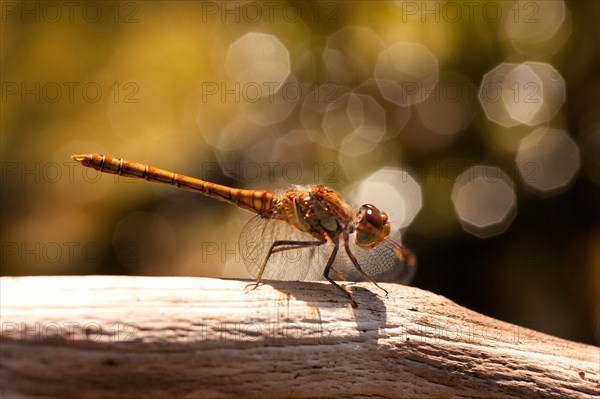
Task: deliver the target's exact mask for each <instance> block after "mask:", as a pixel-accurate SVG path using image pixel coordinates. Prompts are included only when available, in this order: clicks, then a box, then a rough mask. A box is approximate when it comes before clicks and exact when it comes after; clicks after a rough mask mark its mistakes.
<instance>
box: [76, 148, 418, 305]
mask: <svg viewBox="0 0 600 399" xmlns="http://www.w3.org/2000/svg"><path fill="white" fill-rule="evenodd" d="M71 158H72V159H73V160H75V161H77V162H79V163H80V164H81V165H83V166H85V167H89V168H93V169H95V170H98V171H100V172H104V173H110V174H115V175H119V176H124V177H133V178H139V179H145V180H148V181H152V182H158V183H164V184H169V185H173V186H175V187H178V188H181V189H186V190H191V191H195V192H199V193H201V194H204V195H205V196H208V197H211V198H215V199H217V200H221V201H225V202H228V203H230V204H233V205H236V206H238V207H240V208H242V209H245V210H248V211H250V212H253V213H255V214H256V215H255V216H254V217H253V218H252V219H250V221H249V222H248V223H246V225H245V226H244V227H243V229H242V231H241V233H240V237H239V243H240V250H241V257H242V259H243V260H244V263H245V265H246V268H247V269H248V272H249V273H250V275H251V276H253V277H254V279H255V282H254V283H253V284H250V285H249V286H251V287H252V289H254V288H256V287H258V286H259V284H260V282H261V280H263V279H266V280H321V279H323V278H324V279H325V280H327V281H328V282H329V283H331V284H332V285H333V286H334V287H335V288H336V289H337V290H339V291H340V292H341V293H343V294H344V295H345V296H346V297H347V298H348V299H349V300H350V302H351V305H352V306H353V307H357V303H356V301H355V300H354V298H353V297H352V295H351V294H350V293H349V292H348V291H347V290H346V289H345V288H344V287H342V286H341V285H339V284H338V283H336V282H335V281H334V278H335V277H336V276H337V277H338V278H339V280H343V281H368V282H371V283H373V284H374V285H375V286H376V287H378V288H379V289H381V290H382V291H383V292H385V295H386V296H387V295H388V292H387V290H385V289H384V288H382V287H381V286H380V285H379V284H377V281H379V282H395V283H399V284H409V283H410V281H411V280H412V278H413V276H414V274H415V270H416V257H415V255H414V254H413V253H412V252H411V251H410V250H409V249H407V248H406V247H404V246H402V245H400V244H399V243H398V242H397V241H396V240H394V239H393V238H392V237H391V236H390V231H391V225H390V221H389V219H388V216H387V215H386V213H385V212H381V211H380V210H379V209H377V208H376V207H375V206H374V205H370V204H365V205H362V206H361V207H360V208H358V209H357V208H355V207H354V206H351V205H350V204H349V203H348V202H346V201H345V200H344V199H343V198H342V196H341V195H340V194H338V193H337V192H336V191H334V190H333V189H331V188H328V187H326V186H323V185H310V186H294V187H292V188H290V189H288V190H287V191H285V192H283V193H282V194H280V195H276V194H274V193H272V192H270V191H267V190H248V189H240V188H232V187H227V186H223V185H220V184H216V183H211V182H208V181H204V180H201V179H197V178H193V177H188V176H185V175H181V174H178V173H173V172H169V171H166V170H163V169H159V168H155V167H152V166H149V165H147V164H142V163H138V162H133V161H128V160H125V159H122V158H116V157H112V156H110V155H101V154H83V155H73V156H72V157H71ZM340 247H341V248H342V249H343V250H340ZM323 265H324V266H323ZM332 273H333V274H332ZM332 276H333V278H332ZM339 280H338V281H339ZM376 280H377V281H376Z"/></svg>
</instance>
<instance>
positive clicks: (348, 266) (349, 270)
mask: <svg viewBox="0 0 600 399" xmlns="http://www.w3.org/2000/svg"><path fill="white" fill-rule="evenodd" d="M282 240H285V241H296V242H297V241H302V242H308V241H310V242H317V241H318V239H317V238H315V237H313V236H311V235H310V234H308V233H304V232H302V231H300V230H298V229H296V228H295V227H293V226H291V225H290V224H288V223H287V222H284V221H281V220H277V219H268V218H262V217H260V216H255V217H253V218H252V219H250V221H249V222H248V223H247V224H246V225H245V226H244V228H243V229H242V232H241V233H240V239H239V244H240V251H241V256H242V259H243V260H244V263H245V264H246V268H247V269H248V272H249V273H250V275H252V276H253V277H256V276H257V274H258V272H259V269H260V267H261V266H262V264H263V262H264V260H265V259H266V257H267V253H268V251H269V248H270V247H271V246H272V245H273V243H274V242H275V241H282ZM349 245H350V251H351V252H352V254H353V255H354V256H355V257H356V259H357V261H358V263H359V264H360V265H361V267H362V268H363V270H364V271H365V272H366V273H367V274H368V275H369V276H370V277H371V278H373V280H375V281H380V282H393V283H398V284H410V282H411V280H412V278H413V276H414V274H415V271H416V265H415V263H414V257H413V256H412V254H411V253H410V252H409V251H407V250H406V249H405V248H403V247H402V246H400V245H399V244H398V243H397V242H396V241H394V240H393V239H392V238H389V237H388V238H386V239H385V240H383V241H382V242H381V243H380V244H379V245H377V247H375V248H372V249H368V250H367V249H363V248H361V247H359V246H357V245H356V244H355V243H354V236H353V235H351V236H350V239H349ZM332 251H333V244H332V243H329V242H328V243H325V244H322V245H320V246H311V247H305V248H294V249H290V250H286V251H280V252H276V253H273V254H272V255H271V257H270V258H269V261H268V262H267V263H266V266H265V270H264V272H263V275H262V279H265V280H300V281H302V280H304V281H315V280H323V271H324V270H325V266H326V265H327V261H328V260H329V257H330V255H331V253H332ZM333 267H334V268H335V269H336V270H337V271H338V272H340V273H341V274H342V275H343V276H344V278H345V279H346V280H348V281H364V280H365V279H364V278H363V276H362V275H361V274H360V272H359V271H358V270H357V269H356V268H355V267H354V265H353V264H352V261H351V260H350V258H349V257H348V255H347V254H346V250H345V249H344V243H343V241H342V242H340V248H339V251H338V253H337V256H336V259H335V261H334V263H333ZM330 277H332V278H333V279H337V276H336V274H335V273H333V272H332V273H330Z"/></svg>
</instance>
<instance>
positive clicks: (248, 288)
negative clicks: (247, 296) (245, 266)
mask: <svg viewBox="0 0 600 399" xmlns="http://www.w3.org/2000/svg"><path fill="white" fill-rule="evenodd" d="M259 285H260V283H259V282H256V283H250V284H246V287H245V288H244V291H245V292H250V291H254V290H255V289H257V288H258V286H259Z"/></svg>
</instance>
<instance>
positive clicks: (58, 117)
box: [0, 1, 600, 344]
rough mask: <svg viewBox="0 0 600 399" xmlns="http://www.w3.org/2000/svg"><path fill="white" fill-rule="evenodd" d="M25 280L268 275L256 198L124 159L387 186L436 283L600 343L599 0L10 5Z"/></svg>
mask: <svg viewBox="0 0 600 399" xmlns="http://www.w3.org/2000/svg"><path fill="white" fill-rule="evenodd" d="M1 11H2V32H1V33H2V35H1V48H0V51H1V53H0V56H1V75H2V76H1V80H2V91H1V95H2V102H1V107H2V108H1V154H2V192H1V206H2V226H1V233H2V269H1V272H2V275H38V274H132V275H133V274H140V275H186V276H212V277H236V278H247V277H248V274H247V272H246V269H245V267H244V265H243V262H242V260H241V258H240V256H239V252H238V248H237V240H238V234H239V232H240V231H241V229H242V227H243V225H244V224H245V222H246V221H247V220H248V219H249V218H250V217H251V216H252V215H250V214H249V213H246V212H245V211H242V210H239V209H236V208H235V207H233V206H229V205H227V204H223V203H219V202H218V201H215V200H212V199H210V198H204V197H202V196H200V195H198V194H194V193H189V192H184V191H182V190H176V189H174V188H171V187H166V186H162V185H156V184H150V183H146V182H144V181H135V180H132V179H125V178H119V177H115V176H113V175H99V174H98V173H96V172H95V171H93V170H89V169H84V168H82V167H80V166H78V165H77V164H76V163H75V162H74V161H72V160H71V159H70V155H71V154H76V153H91V152H96V153H108V154H110V155H113V156H118V157H123V158H126V159H130V160H134V161H137V162H142V163H148V164H151V165H153V166H156V167H160V168H164V169H168V170H171V171H174V172H178V173H183V174H187V175H190V176H194V177H199V178H202V179H205V180H209V181H213V182H216V183H221V184H227V185H232V186H239V187H242V188H256V189H269V190H283V189H286V188H288V187H290V186H291V185H294V184H317V183H321V184H325V185H328V186H331V187H332V188H334V189H336V190H338V191H340V192H341V193H343V194H344V195H345V196H346V197H347V199H348V200H349V201H351V202H353V203H354V204H355V205H360V204H362V203H373V204H374V205H376V206H378V207H379V208H381V209H384V210H386V211H387V212H388V214H389V215H390V218H391V221H392V222H393V223H394V227H395V231H394V233H393V234H395V235H396V236H398V235H399V234H400V233H401V234H402V241H403V243H404V244H405V245H407V246H408V247H409V248H411V249H412V250H413V251H414V252H415V253H416V254H417V257H418V261H419V269H418V271H417V275H416V278H415V281H414V283H413V285H415V286H417V287H420V288H424V289H428V290H431V291H433V292H436V293H439V294H442V295H445V296H447V297H449V298H451V299H452V300H454V301H456V302H458V303H460V304H461V305H464V306H467V307H469V308H471V309H474V310H477V311H480V312H482V313H485V314H487V315H490V316H494V317H497V318H499V319H502V320H506V321H510V322H513V323H516V324H520V325H523V326H527V327H531V328H534V329H537V330H540V331H544V332H548V333H551V334H555V335H558V336H561V337H565V338H569V339H573V340H577V341H582V342H588V343H596V344H598V343H600V328H599V323H600V317H599V314H600V308H599V305H598V303H600V225H599V223H598V220H599V211H600V198H599V184H600V166H599V163H600V162H599V159H600V156H599V154H600V123H599V119H598V116H599V115H600V107H599V104H600V102H599V101H598V91H599V90H600V85H599V79H600V75H599V74H598V72H597V71H598V70H599V68H600V59H599V48H598V43H599V38H600V35H599V34H600V28H599V26H598V23H597V16H598V15H600V6H599V5H598V3H597V2H593V1H577V2H575V1H573V2H563V1H524V2H515V1H502V2H494V1H491V2H472V1H471V2H439V1H425V2H422V1H419V2H415V1H396V2H393V1H389V2H386V1H377V2H368V1H353V2H334V1H321V2H281V1H272V2H260V1H258V2H257V1H235V2H224V1H217V2H190V1H172V2H155V1H152V2H149V1H148V2H141V1H125V2H78V1H74V2H64V3H63V2H29V1H25V2H21V1H3V2H2V3H1Z"/></svg>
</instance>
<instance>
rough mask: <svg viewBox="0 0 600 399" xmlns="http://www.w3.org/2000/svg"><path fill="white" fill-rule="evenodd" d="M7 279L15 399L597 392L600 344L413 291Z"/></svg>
mask: <svg viewBox="0 0 600 399" xmlns="http://www.w3.org/2000/svg"><path fill="white" fill-rule="evenodd" d="M246 284H247V282H244V281H236V280H218V279H207V278H177V277H173V278H168V277H167V278H158V277H100V276H90V277H21V278H8V277H4V278H2V279H1V280H0V292H1V319H2V343H1V353H0V354H1V362H0V363H1V366H0V372H1V375H0V384H1V391H0V392H1V393H2V395H3V396H4V397H13V396H17V397H68V398H120V397H123V398H125V397H126V398H133V397H135V398H155V397H156V398H158V397H173V398H174V397H186V398H199V397H232V396H243V397H356V396H369V397H399V398H400V397H401V398H598V397H599V396H600V387H599V367H600V366H599V364H600V363H599V362H600V348H598V347H594V346H589V345H583V344H579V343H575V342H570V341H566V340H563V339H559V338H556V337H552V336H549V335H546V334H542V333H539V332H536V331H532V330H529V329H526V328H522V327H518V326H515V325H511V324H508V323H504V322H501V321H498V320H495V319H492V318H489V317H486V316H483V315H481V314H478V313H476V312H473V311H470V310H468V309H465V308H463V307H460V306H458V305H457V304H455V303H453V302H451V301H449V300H448V299H446V298H444V297H442V296H439V295H435V294H432V293H430V292H427V291H423V290H420V289H417V288H413V287H405V286H396V285H392V284H385V285H384V286H385V288H386V289H388V290H389V291H390V294H389V296H388V297H387V298H384V297H382V296H380V294H381V292H380V291H379V290H377V288H376V287H374V286H373V285H371V284H368V283H364V284H363V283H360V284H353V285H349V287H350V289H351V291H352V292H353V295H354V297H355V298H356V300H357V302H358V303H359V307H358V308H357V309H353V308H352V307H350V306H349V304H348V300H347V298H345V297H343V296H342V295H340V293H339V292H337V291H336V290H334V289H333V288H332V287H330V286H329V285H328V284H326V283H306V282H305V283H298V282H273V283H271V284H265V285H262V286H260V287H259V288H258V289H256V290H254V291H250V292H245V289H244V288H245V285H246Z"/></svg>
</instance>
